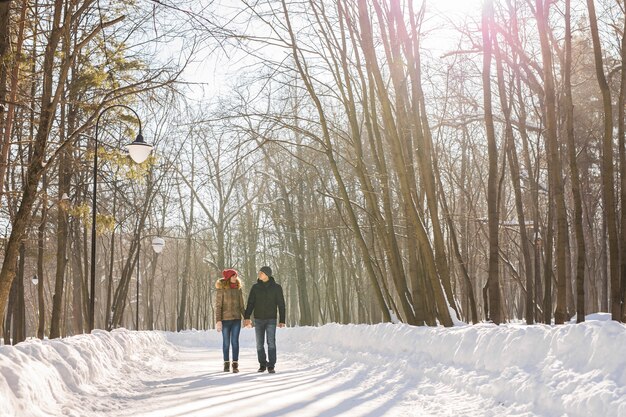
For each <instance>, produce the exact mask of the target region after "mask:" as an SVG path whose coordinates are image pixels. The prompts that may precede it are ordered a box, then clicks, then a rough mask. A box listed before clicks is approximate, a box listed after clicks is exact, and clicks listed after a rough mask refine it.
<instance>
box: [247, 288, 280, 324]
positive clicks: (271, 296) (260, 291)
mask: <svg viewBox="0 0 626 417" xmlns="http://www.w3.org/2000/svg"><path fill="white" fill-rule="evenodd" d="M276 309H278V313H279V316H280V320H279V321H278V322H279V323H284V322H285V297H284V296H283V288H282V287H281V286H280V285H278V284H277V283H276V281H274V277H270V279H269V281H267V282H263V281H261V280H260V279H259V280H257V282H256V284H254V285H253V286H252V288H251V289H250V295H249V296H248V306H247V307H246V311H245V312H244V313H243V317H244V319H250V315H251V314H252V313H253V312H254V318H255V319H261V320H266V319H275V318H276Z"/></svg>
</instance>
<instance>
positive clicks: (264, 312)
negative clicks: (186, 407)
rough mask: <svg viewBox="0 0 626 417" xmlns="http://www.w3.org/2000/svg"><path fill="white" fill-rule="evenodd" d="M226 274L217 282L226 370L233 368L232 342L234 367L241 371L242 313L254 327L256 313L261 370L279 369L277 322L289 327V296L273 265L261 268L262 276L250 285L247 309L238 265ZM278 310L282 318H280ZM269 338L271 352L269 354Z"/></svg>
mask: <svg viewBox="0 0 626 417" xmlns="http://www.w3.org/2000/svg"><path fill="white" fill-rule="evenodd" d="M222 275H223V278H221V279H219V280H218V281H217V283H216V284H215V286H216V288H217V290H218V291H217V294H216V300H215V305H216V307H215V320H216V326H215V327H216V328H217V331H218V332H222V350H223V352H224V372H230V365H231V363H230V358H229V353H230V352H229V351H230V345H232V350H233V363H232V369H233V372H234V373H238V372H239V332H240V331H241V316H242V315H243V318H244V326H246V327H248V328H249V327H252V322H251V321H250V316H251V315H252V314H254V331H255V335H256V351H257V357H258V359H259V370H258V372H265V370H266V369H267V371H268V372H269V373H271V374H273V373H275V371H274V366H275V365H276V326H277V325H278V327H285V298H284V296H283V289H282V287H281V286H280V285H278V284H277V283H276V281H275V280H274V277H273V276H272V269H271V268H270V267H269V266H264V267H262V268H261V269H260V270H259V275H258V280H257V282H256V284H254V285H253V286H252V288H251V289H250V294H249V295H248V303H247V305H246V306H245V309H244V301H243V288H242V284H241V280H240V279H239V276H238V274H237V271H236V270H234V269H225V270H224V271H223V272H222ZM276 310H278V317H279V320H278V321H277V320H276V318H277V317H276V316H277V314H276ZM266 339H267V350H268V352H267V353H268V356H266V355H265V340H266Z"/></svg>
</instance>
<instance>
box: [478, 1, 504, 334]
mask: <svg viewBox="0 0 626 417" xmlns="http://www.w3.org/2000/svg"><path fill="white" fill-rule="evenodd" d="M492 20H493V1H492V0H485V2H484V5H483V16H482V34H483V101H484V107H485V127H486V132H487V146H488V154H489V179H488V184H487V207H488V209H487V211H488V223H489V267H488V278H487V286H486V288H487V295H488V297H489V300H488V301H489V302H488V306H489V308H488V309H487V312H488V317H489V318H490V319H491V320H492V321H493V322H494V323H495V324H500V323H501V322H502V312H501V308H500V278H499V266H498V263H499V257H500V255H499V253H498V251H499V243H498V232H499V227H500V224H499V222H500V220H499V213H498V149H497V145H496V132H495V128H494V123H493V110H492V102H491V54H492V42H493V41H492V39H491V32H492V31H491V21H492Z"/></svg>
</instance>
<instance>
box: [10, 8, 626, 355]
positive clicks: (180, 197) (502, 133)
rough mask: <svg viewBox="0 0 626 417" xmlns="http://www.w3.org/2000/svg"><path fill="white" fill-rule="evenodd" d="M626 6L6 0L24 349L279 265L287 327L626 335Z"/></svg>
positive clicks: (176, 305)
mask: <svg viewBox="0 0 626 417" xmlns="http://www.w3.org/2000/svg"><path fill="white" fill-rule="evenodd" d="M625 7H626V4H625V2H623V1H621V0H617V1H614V0H596V1H594V0H585V1H582V0H573V1H572V0H483V1H479V0H467V1H460V0H459V1H455V0H441V1H434V0H423V1H420V0H280V1H276V0H254V1H252V0H237V1H234V0H233V1H227V0H204V1H201V2H193V1H190V0H184V1H173V0H101V1H100V0H99V1H94V0H51V1H48V2H43V1H41V0H0V136H1V140H0V262H1V264H2V267H1V270H0V330H1V333H2V334H1V335H0V337H2V339H3V343H4V344H12V343H13V344H15V343H18V342H20V341H23V340H25V339H26V338H28V337H38V338H41V339H43V338H48V337H49V338H58V337H64V336H70V335H75V334H80V333H89V332H90V331H91V330H93V329H109V330H110V329H114V328H119V327H124V328H127V329H138V330H168V331H180V330H184V329H209V328H213V327H214V326H215V319H214V311H213V309H214V302H215V300H214V295H215V291H216V289H215V281H216V280H217V279H218V278H219V277H220V276H221V271H222V270H223V269H225V268H235V269H237V270H238V271H239V274H240V277H241V278H242V281H243V283H244V291H245V293H247V292H248V290H249V289H250V287H251V286H252V284H253V283H255V282H256V277H257V271H258V270H259V268H260V267H261V266H263V265H270V266H271V267H272V269H273V271H274V276H275V278H276V280H277V282H279V283H280V284H281V285H282V286H283V289H284V291H285V297H286V303H287V325H288V326H318V325H321V324H325V323H331V322H335V323H343V324H347V323H380V322H403V323H407V324H411V325H417V326H438V325H441V326H452V325H454V323H456V322H458V321H463V322H466V323H479V322H485V321H488V322H493V323H495V324H500V323H506V322H521V323H525V324H529V325H530V324H534V323H548V324H550V323H554V324H556V325H558V324H563V323H566V322H569V321H570V320H574V321H577V322H581V321H584V319H585V315H587V314H590V313H594V312H608V313H610V314H611V315H612V318H613V320H615V321H620V322H623V321H625V320H626V306H625V305H624V301H626V128H625V126H626V125H625V124H626V114H625V110H626V107H625V100H626V71H625V70H624V68H625V66H624V65H625V64H626V30H625V29H626V9H625ZM138 136H142V137H143V139H144V140H145V142H146V143H148V144H150V145H152V146H153V149H152V153H151V154H150V156H149V157H148V158H147V159H146V160H145V161H143V162H141V163H139V164H137V163H135V162H134V161H133V160H132V159H131V158H129V156H128V151H127V150H126V148H125V147H124V146H125V145H127V144H128V143H131V142H133V140H135V138H137V137H138ZM96 158H97V159H96ZM96 161H97V164H96V163H95V162H96ZM95 182H97V190H96V192H95V194H94V189H96V188H95ZM94 195H95V196H97V199H95V198H94ZM94 203H95V207H94ZM94 208H95V210H94ZM92 251H94V252H92Z"/></svg>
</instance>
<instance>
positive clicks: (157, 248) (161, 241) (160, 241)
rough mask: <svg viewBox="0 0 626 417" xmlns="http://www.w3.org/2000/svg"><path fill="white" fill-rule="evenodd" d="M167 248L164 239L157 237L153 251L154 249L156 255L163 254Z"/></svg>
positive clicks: (153, 240)
mask: <svg viewBox="0 0 626 417" xmlns="http://www.w3.org/2000/svg"><path fill="white" fill-rule="evenodd" d="M164 247H165V240H164V239H163V238H162V237H158V236H157V237H155V238H154V239H152V249H154V253H156V254H159V253H161V252H163V248H164Z"/></svg>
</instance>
